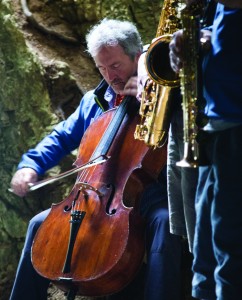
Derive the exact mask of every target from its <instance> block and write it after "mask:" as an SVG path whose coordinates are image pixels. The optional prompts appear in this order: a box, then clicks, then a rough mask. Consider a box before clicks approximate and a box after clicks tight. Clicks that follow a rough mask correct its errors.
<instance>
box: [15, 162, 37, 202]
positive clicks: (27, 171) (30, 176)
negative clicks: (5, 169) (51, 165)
mask: <svg viewBox="0 0 242 300" xmlns="http://www.w3.org/2000/svg"><path fill="white" fill-rule="evenodd" d="M37 180H38V174H37V172H36V171H35V170H33V169H31V168H22V169H19V170H18V171H17V172H16V173H15V174H14V176H13V178H12V180H11V188H12V191H13V193H14V194H16V195H17V196H19V197H24V196H25V195H26V194H27V193H28V191H29V183H34V182H36V181H37Z"/></svg>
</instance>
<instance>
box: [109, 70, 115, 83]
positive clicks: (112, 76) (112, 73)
mask: <svg viewBox="0 0 242 300" xmlns="http://www.w3.org/2000/svg"><path fill="white" fill-rule="evenodd" d="M115 77H116V72H115V71H114V70H112V69H108V70H107V79H108V80H109V81H113V80H114V79H115Z"/></svg>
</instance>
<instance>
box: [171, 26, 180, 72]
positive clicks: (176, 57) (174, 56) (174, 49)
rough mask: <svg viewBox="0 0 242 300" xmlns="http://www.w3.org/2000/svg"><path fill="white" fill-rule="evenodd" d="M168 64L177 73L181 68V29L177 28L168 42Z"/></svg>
mask: <svg viewBox="0 0 242 300" xmlns="http://www.w3.org/2000/svg"><path fill="white" fill-rule="evenodd" d="M169 49H170V52H169V56H170V65H171V68H172V70H173V71H174V72H176V73H178V72H179V71H180V69H181V68H182V61H183V56H182V51H183V30H178V31H177V32H175V33H174V34H173V37H172V40H171V41H170V44H169Z"/></svg>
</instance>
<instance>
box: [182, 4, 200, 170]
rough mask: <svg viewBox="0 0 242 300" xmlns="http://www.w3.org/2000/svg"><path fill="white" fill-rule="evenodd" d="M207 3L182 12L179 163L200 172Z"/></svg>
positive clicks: (195, 5)
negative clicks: (201, 82) (203, 20)
mask: <svg viewBox="0 0 242 300" xmlns="http://www.w3.org/2000/svg"><path fill="white" fill-rule="evenodd" d="M202 10H203V1H198V2H196V3H195V4H194V6H190V7H187V6H186V7H185V8H183V9H182V11H181V21H182V28H183V67H182V69H181V71H180V74H179V75H180V78H181V94H182V109H183V127H184V128H183V132H184V137H183V138H184V157H183V159H182V160H181V161H179V162H177V164H176V165H177V166H180V167H192V168H197V167H198V165H199V149H198V142H197V134H198V126H197V122H196V119H197V116H198V98H199V89H198V85H199V74H198V70H199V68H198V66H199V52H200V21H201V14H202Z"/></svg>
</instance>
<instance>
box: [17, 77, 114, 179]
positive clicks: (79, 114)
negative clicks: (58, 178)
mask: <svg viewBox="0 0 242 300" xmlns="http://www.w3.org/2000/svg"><path fill="white" fill-rule="evenodd" d="M107 90H108V85H107V83H106V82H105V81H104V80H103V81H102V82H101V83H100V84H99V86H98V87H97V88H96V89H95V90H92V91H89V92H87V93H86V94H85V95H84V96H83V98H82V99H81V102H80V104H79V106H78V108H77V109H76V111H75V112H74V113H73V114H72V115H71V116H70V117H69V118H68V119H67V120H65V121H63V122H61V123H59V124H58V125H57V126H56V127H55V128H54V130H53V131H52V132H51V133H50V134H49V135H47V136H46V137H45V138H44V139H43V140H42V141H41V142H40V143H39V144H38V145H37V146H36V147H35V148H34V149H30V150H28V152H26V153H25V154H24V155H23V156H22V159H21V161H20V163H19V165H18V169H20V168H23V167H29V168H32V169H34V170H35V171H36V172H37V173H38V174H39V175H43V174H44V173H45V172H46V171H47V170H48V169H50V168H52V167H54V166H55V165H57V164H58V163H59V161H60V160H61V159H62V158H63V157H64V156H66V155H67V154H69V153H70V152H71V151H73V150H75V149H76V148H78V146H79V144H80V141H81V139H82V136H83V134H84V132H85V131H86V129H87V127H88V126H89V125H90V124H91V122H92V121H93V120H95V119H97V117H98V116H100V115H101V114H102V113H103V112H104V111H106V110H107V109H108V108H109V107H110V106H109V104H108V102H107V101H106V100H105V99H104V97H105V93H107ZM109 95H110V93H109ZM111 97H112V98H113V97H115V94H112V93H111Z"/></svg>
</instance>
